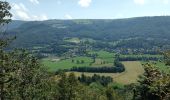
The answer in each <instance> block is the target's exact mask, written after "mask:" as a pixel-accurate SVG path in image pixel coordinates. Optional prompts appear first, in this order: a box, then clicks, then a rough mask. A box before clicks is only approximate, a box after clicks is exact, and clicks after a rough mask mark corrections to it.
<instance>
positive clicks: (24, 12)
mask: <svg viewBox="0 0 170 100" xmlns="http://www.w3.org/2000/svg"><path fill="white" fill-rule="evenodd" d="M12 6H13V7H12V10H13V19H18V20H28V21H30V20H47V19H48V17H47V16H46V15H45V14H42V15H38V16H37V15H32V14H30V13H29V10H28V9H27V8H26V7H25V5H24V4H22V3H19V4H16V3H14V4H12Z"/></svg>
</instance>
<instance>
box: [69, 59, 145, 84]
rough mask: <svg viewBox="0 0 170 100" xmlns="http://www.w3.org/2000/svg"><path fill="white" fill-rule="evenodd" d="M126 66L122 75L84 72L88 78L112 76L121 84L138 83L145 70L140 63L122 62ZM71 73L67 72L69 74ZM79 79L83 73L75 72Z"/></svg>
mask: <svg viewBox="0 0 170 100" xmlns="http://www.w3.org/2000/svg"><path fill="white" fill-rule="evenodd" d="M122 63H123V64H124V65H125V72H122V73H87V72H84V73H83V74H85V75H86V76H93V75H94V74H97V75H101V76H110V77H112V78H113V80H114V81H115V82H117V83H120V84H124V85H126V84H130V83H136V82H137V79H138V76H140V75H142V74H143V73H144V69H143V67H142V65H141V63H140V62H139V61H125V62H122ZM69 73H71V72H67V74H69ZM73 73H74V74H75V75H76V76H77V77H78V76H80V75H81V74H82V73H81V72H73Z"/></svg>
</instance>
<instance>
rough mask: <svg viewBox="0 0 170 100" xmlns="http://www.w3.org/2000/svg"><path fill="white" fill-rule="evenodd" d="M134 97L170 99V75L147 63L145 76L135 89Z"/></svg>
mask: <svg viewBox="0 0 170 100" xmlns="http://www.w3.org/2000/svg"><path fill="white" fill-rule="evenodd" d="M134 98H135V99H136V100H169V99H170V75H169V74H165V73H162V72H160V71H159V70H158V69H156V68H155V67H153V66H152V65H150V64H146V65H145V73H144V76H142V77H141V79H140V80H139V84H138V85H137V86H136V87H135V89H134Z"/></svg>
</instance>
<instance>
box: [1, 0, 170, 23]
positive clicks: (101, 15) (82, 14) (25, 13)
mask: <svg viewBox="0 0 170 100" xmlns="http://www.w3.org/2000/svg"><path fill="white" fill-rule="evenodd" d="M1 1H4V0H1ZM5 1H7V2H9V3H10V5H11V7H12V9H11V13H12V14H13V17H12V19H15V20H27V21H30V20H48V19H120V18H131V17H142V16H169V15H170V0H5Z"/></svg>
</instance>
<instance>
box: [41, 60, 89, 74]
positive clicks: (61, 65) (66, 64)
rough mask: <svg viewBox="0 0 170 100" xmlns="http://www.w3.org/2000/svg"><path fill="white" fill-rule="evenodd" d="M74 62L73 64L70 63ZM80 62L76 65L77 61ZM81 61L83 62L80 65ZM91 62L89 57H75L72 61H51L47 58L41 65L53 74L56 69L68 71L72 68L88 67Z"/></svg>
mask: <svg viewBox="0 0 170 100" xmlns="http://www.w3.org/2000/svg"><path fill="white" fill-rule="evenodd" d="M72 60H74V62H72ZM78 60H79V61H80V64H77V61H78ZM81 60H83V61H84V63H81ZM91 62H92V59H91V58H89V57H75V58H72V59H66V60H60V61H52V60H51V59H49V58H45V59H42V64H44V65H45V66H46V67H47V68H48V71H51V72H55V71H57V70H58V69H69V68H72V67H73V66H76V67H83V66H89V64H90V63H91Z"/></svg>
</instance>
